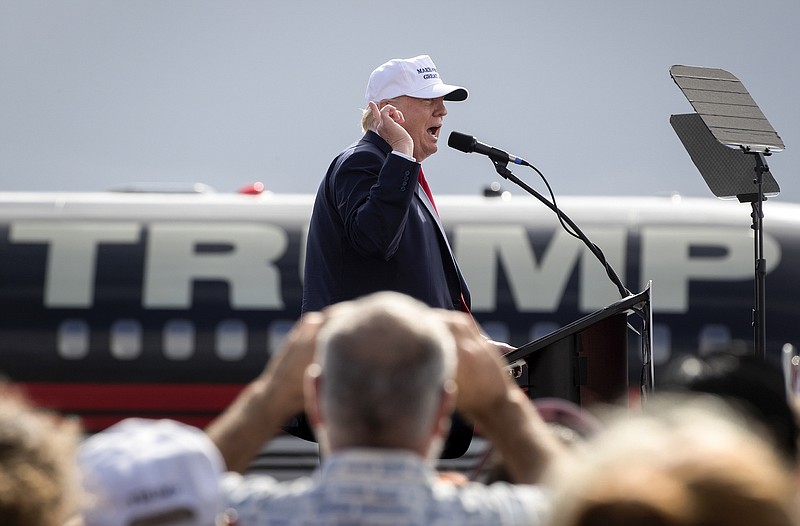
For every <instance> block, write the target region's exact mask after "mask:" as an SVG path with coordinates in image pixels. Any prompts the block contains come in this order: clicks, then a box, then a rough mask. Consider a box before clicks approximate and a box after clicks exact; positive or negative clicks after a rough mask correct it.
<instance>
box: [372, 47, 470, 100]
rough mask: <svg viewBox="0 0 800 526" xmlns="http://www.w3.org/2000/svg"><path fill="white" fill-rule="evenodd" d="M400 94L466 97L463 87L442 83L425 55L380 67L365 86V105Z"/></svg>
mask: <svg viewBox="0 0 800 526" xmlns="http://www.w3.org/2000/svg"><path fill="white" fill-rule="evenodd" d="M401 95H408V96H409V97H416V98H418V99H435V98H437V97H444V100H451V101H462V100H465V99H466V98H467V97H468V96H469V92H467V90H466V88H462V87H461V86H451V85H449V84H445V83H444V82H442V78H441V77H440V76H439V72H438V71H437V69H436V65H435V64H434V63H433V60H431V57H429V56H428V55H419V56H418V57H414V58H396V59H392V60H390V61H389V62H386V63H384V64H381V65H380V66H378V67H377V68H376V69H375V71H373V72H372V75H370V76H369V82H368V83H367V93H366V97H367V102H369V101H374V102H379V101H382V100H386V99H392V98H394V97H399V96H401Z"/></svg>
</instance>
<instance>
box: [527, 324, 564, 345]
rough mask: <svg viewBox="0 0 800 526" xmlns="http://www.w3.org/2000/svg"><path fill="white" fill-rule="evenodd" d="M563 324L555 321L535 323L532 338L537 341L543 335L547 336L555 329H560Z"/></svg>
mask: <svg viewBox="0 0 800 526" xmlns="http://www.w3.org/2000/svg"><path fill="white" fill-rule="evenodd" d="M560 328H561V326H560V325H559V324H558V323H556V322H554V321H540V322H538V323H534V324H533V327H531V333H530V334H531V340H530V341H535V340H538V339H539V338H541V337H543V336H547V335H548V334H550V333H551V332H553V331H557V330H558V329H560Z"/></svg>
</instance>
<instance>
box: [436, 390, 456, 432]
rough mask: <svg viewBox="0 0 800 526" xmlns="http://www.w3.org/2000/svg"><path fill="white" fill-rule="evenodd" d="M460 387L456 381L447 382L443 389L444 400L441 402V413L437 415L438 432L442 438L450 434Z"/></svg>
mask: <svg viewBox="0 0 800 526" xmlns="http://www.w3.org/2000/svg"><path fill="white" fill-rule="evenodd" d="M457 398H458V386H457V385H456V382H455V381H454V380H447V381H446V382H445V383H444V386H443V387H442V399H441V401H440V402H439V411H438V412H437V415H436V425H437V428H438V429H437V431H438V433H439V434H440V435H441V436H442V437H446V436H447V434H448V433H449V432H450V424H451V422H452V419H453V412H454V411H455V410H456V399H457Z"/></svg>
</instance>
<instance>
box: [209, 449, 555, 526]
mask: <svg viewBox="0 0 800 526" xmlns="http://www.w3.org/2000/svg"><path fill="white" fill-rule="evenodd" d="M223 487H224V491H225V497H226V501H227V506H228V507H229V508H232V509H234V510H236V512H237V515H238V521H237V522H236V524H237V526H276V525H287V526H288V525H292V526H294V525H297V526H299V525H303V526H311V525H357V524H370V525H384V526H389V525H392V526H395V525H397V526H399V525H420V526H423V525H424V526H443V525H451V524H452V525H462V526H471V525H514V524H524V525H526V526H535V525H537V524H542V523H543V522H544V516H545V513H546V512H547V511H548V507H549V499H548V498H547V496H546V494H545V493H544V491H543V490H541V489H540V488H538V487H535V486H521V485H511V484H506V483H495V484H492V485H489V486H487V485H484V484H479V483H469V484H466V485H455V484H452V483H448V482H443V481H440V480H438V478H437V474H436V471H435V470H434V469H433V468H432V467H431V466H430V465H428V464H427V463H426V462H425V461H424V460H423V459H422V458H420V457H419V456H418V455H415V454H413V453H410V452H404V451H386V450H377V449H375V450H369V449H358V450H348V451H345V452H340V453H336V454H333V455H331V456H330V457H328V458H326V459H325V460H324V461H323V463H322V466H321V467H320V469H319V470H317V471H316V472H315V473H314V474H313V475H312V476H311V477H306V478H302V479H298V480H295V481H289V482H279V481H277V480H275V479H273V478H272V477H269V476H265V475H249V476H245V477H242V476H241V475H238V474H234V473H230V474H228V475H226V476H225V479H224V480H223Z"/></svg>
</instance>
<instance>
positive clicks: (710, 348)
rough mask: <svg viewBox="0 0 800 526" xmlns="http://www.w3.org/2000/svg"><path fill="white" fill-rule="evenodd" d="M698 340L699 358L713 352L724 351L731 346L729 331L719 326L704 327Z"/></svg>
mask: <svg viewBox="0 0 800 526" xmlns="http://www.w3.org/2000/svg"><path fill="white" fill-rule="evenodd" d="M699 340H700V341H699V342H698V352H699V353H700V355H701V356H702V355H704V354H709V353H712V352H714V351H724V350H726V349H729V348H730V346H731V342H732V339H731V330H730V329H729V328H728V327H726V326H725V325H721V324H710V325H704V326H703V329H702V330H701V331H700V337H699Z"/></svg>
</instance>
